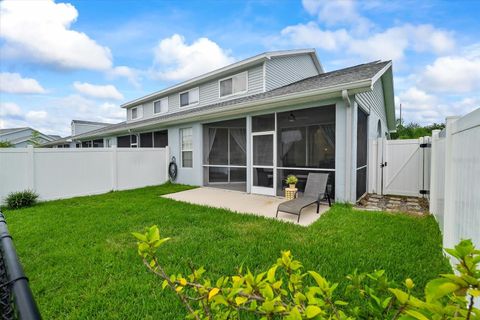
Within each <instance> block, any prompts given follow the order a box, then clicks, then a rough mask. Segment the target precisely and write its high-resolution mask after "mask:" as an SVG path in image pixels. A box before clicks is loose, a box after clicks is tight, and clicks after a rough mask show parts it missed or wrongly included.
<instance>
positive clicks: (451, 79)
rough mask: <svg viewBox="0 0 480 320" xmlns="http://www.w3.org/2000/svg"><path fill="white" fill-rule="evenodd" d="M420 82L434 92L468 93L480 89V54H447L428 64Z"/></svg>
mask: <svg viewBox="0 0 480 320" xmlns="http://www.w3.org/2000/svg"><path fill="white" fill-rule="evenodd" d="M419 83H420V84H421V85H422V86H423V87H425V88H428V89H429V90H431V91H434V92H445V93H452V94H455V93H467V92H473V91H475V90H477V91H478V90H480V56H479V57H473V56H472V57H470V58H468V57H461V56H445V57H440V58H437V59H436V60H435V61H434V62H433V64H430V65H427V67H426V68H425V71H424V72H423V73H422V74H421V77H420V80H419Z"/></svg>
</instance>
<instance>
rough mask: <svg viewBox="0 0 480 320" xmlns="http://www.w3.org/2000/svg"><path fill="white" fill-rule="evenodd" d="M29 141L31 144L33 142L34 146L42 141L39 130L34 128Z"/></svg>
mask: <svg viewBox="0 0 480 320" xmlns="http://www.w3.org/2000/svg"><path fill="white" fill-rule="evenodd" d="M30 141H32V144H33V146H34V147H38V146H40V144H41V142H42V141H41V140H40V132H38V131H36V130H34V131H33V132H32V135H31V137H30Z"/></svg>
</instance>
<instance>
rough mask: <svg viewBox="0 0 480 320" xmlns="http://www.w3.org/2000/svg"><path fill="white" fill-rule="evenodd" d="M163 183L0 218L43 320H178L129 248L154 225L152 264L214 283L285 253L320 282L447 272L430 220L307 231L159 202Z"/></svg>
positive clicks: (387, 220) (331, 220) (364, 218)
mask: <svg viewBox="0 0 480 320" xmlns="http://www.w3.org/2000/svg"><path fill="white" fill-rule="evenodd" d="M187 188H189V187H187V186H181V185H169V184H167V185H162V186H156V187H147V188H143V189H136V190H131V191H121V192H111V193H107V194H104V195H98V196H91V197H80V198H74V199H68V200H59V201H51V202H44V203H40V204H38V205H37V206H35V207H32V208H27V209H21V210H15V211H7V212H6V213H5V215H6V218H7V221H8V223H9V228H10V231H11V233H12V235H13V237H14V241H15V245H16V247H17V250H18V253H19V255H20V258H21V260H22V263H23V265H24V268H25V271H26V274H27V275H28V277H29V278H30V283H31V287H32V289H33V291H34V295H35V297H36V299H37V302H38V304H39V307H40V309H41V312H42V315H43V317H44V318H45V319H94V318H95V319H178V318H183V317H184V315H185V311H184V309H183V307H182V306H181V305H180V304H179V302H178V301H177V299H176V297H175V296H174V295H173V294H172V293H170V292H168V291H166V292H163V291H162V290H161V288H160V284H161V281H160V280H159V279H157V278H155V277H154V276H153V275H152V274H150V273H148V272H147V271H146V268H145V267H144V266H143V264H142V262H141V260H140V257H139V256H138V255H137V252H136V244H135V240H134V239H133V237H132V236H131V234H130V232H132V231H142V230H143V229H144V227H146V226H150V225H153V224H157V225H158V226H159V227H160V230H161V232H162V234H161V236H163V237H166V236H168V237H172V238H173V240H171V241H170V242H168V243H167V244H166V245H165V246H164V248H163V251H161V252H163V255H162V256H161V257H160V260H161V261H162V263H163V264H164V266H165V267H166V269H167V271H168V272H169V273H176V272H183V273H185V272H186V271H187V269H188V261H192V262H193V263H194V264H195V265H197V266H200V265H203V266H205V268H206V269H207V272H208V275H209V276H211V277H212V278H216V277H217V276H219V275H222V274H233V273H234V272H235V270H236V268H237V267H238V266H240V265H241V264H242V263H243V264H244V265H245V266H248V267H250V269H252V270H255V271H258V270H260V269H265V268H266V267H268V266H270V265H271V264H272V263H273V262H274V261H275V260H276V258H277V257H278V256H279V253H280V251H281V250H284V249H290V250H292V252H293V254H294V255H295V257H296V258H297V259H299V260H300V261H302V262H303V264H304V266H305V268H306V269H309V270H312V269H314V270H317V271H319V272H320V273H321V274H323V275H324V276H326V277H327V278H328V279H329V280H332V281H335V282H338V281H343V279H344V277H345V275H347V274H348V273H350V272H351V271H353V270H354V269H355V268H358V269H359V270H360V271H373V270H374V269H385V270H386V272H387V274H388V275H389V277H391V278H393V279H396V280H398V281H402V280H403V279H405V278H406V277H412V278H413V279H414V280H415V282H416V283H417V286H419V287H421V286H423V285H424V284H425V283H426V282H427V280H429V279H431V278H433V277H435V276H436V275H438V274H439V273H441V272H445V271H449V270H450V268H449V266H448V263H447V262H446V260H445V259H444V258H443V256H442V252H441V246H440V243H441V238H440V232H439V230H438V226H437V224H436V222H435V220H434V219H433V218H432V217H430V216H427V217H413V216H406V215H394V214H387V213H378V212H360V211H354V210H352V209H351V208H349V207H346V206H341V205H337V206H334V207H333V208H332V209H331V210H330V211H328V212H327V213H325V214H324V215H323V216H322V217H321V219H319V220H318V221H317V222H315V223H314V224H313V225H311V226H310V227H308V228H304V227H300V226H297V225H293V224H288V223H282V222H279V221H275V220H272V219H265V218H262V217H256V216H253V215H240V214H234V213H232V212H229V211H226V210H220V209H213V208H208V207H203V206H196V205H190V204H186V203H181V202H176V201H174V200H170V199H165V198H161V197H159V195H161V194H166V193H171V192H176V191H181V190H185V189H187Z"/></svg>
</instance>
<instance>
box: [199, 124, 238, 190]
mask: <svg viewBox="0 0 480 320" xmlns="http://www.w3.org/2000/svg"><path fill="white" fill-rule="evenodd" d="M232 124H233V125H232ZM219 130H222V131H223V133H224V134H225V133H226V141H224V143H223V144H222V145H221V146H220V147H223V148H224V150H221V151H223V153H220V155H218V154H217V155H216V156H217V157H218V156H220V159H216V160H214V161H212V159H211V157H212V156H215V154H213V155H212V151H214V152H215V151H216V152H217V153H218V151H219V150H214V146H216V144H215V142H216V138H217V134H218V131H219ZM212 135H213V139H212ZM218 137H221V136H218ZM220 142H221V141H220ZM203 144H204V146H203V149H204V152H203V164H202V167H203V169H204V184H206V185H211V186H222V185H225V186H226V185H238V187H236V188H234V189H237V190H238V189H243V191H246V180H247V178H246V175H247V173H246V170H247V150H246V147H247V146H246V145H247V133H246V118H237V119H232V120H226V121H217V122H211V123H205V124H203ZM217 144H218V143H217ZM217 147H218V146H217ZM235 149H236V150H235ZM235 155H236V157H235ZM222 157H223V158H222ZM219 162H220V163H219ZM215 170H217V175H219V176H220V177H221V176H222V174H223V176H224V180H220V181H219V180H218V179H217V180H216V181H212V173H214V172H212V171H215ZM242 184H244V185H245V186H244V187H243V188H241V185H242Z"/></svg>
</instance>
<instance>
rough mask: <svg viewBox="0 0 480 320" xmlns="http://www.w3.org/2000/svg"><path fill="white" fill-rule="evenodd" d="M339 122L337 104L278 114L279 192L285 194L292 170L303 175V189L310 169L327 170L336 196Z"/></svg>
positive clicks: (330, 188)
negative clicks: (336, 132)
mask: <svg viewBox="0 0 480 320" xmlns="http://www.w3.org/2000/svg"><path fill="white" fill-rule="evenodd" d="M335 125H336V123H335V106H334V105H330V106H321V107H314V108H308V109H301V110H292V111H287V112H281V113H278V114H277V155H276V156H277V168H278V170H277V186H276V188H277V195H283V189H284V188H285V187H286V184H285V178H286V177H287V176H288V175H289V174H293V175H295V176H297V177H298V178H299V183H298V185H297V187H298V189H299V191H300V192H303V188H304V185H305V183H306V179H307V176H308V173H309V172H325V173H328V174H329V179H328V192H329V194H330V196H331V197H332V198H334V191H335Z"/></svg>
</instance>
